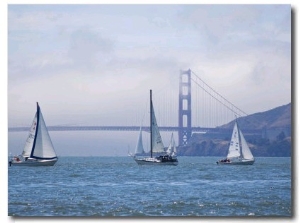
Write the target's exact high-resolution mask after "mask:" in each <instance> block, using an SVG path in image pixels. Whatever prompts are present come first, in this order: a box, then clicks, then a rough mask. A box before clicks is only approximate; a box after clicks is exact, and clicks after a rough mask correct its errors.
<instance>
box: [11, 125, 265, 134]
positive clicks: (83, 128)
mask: <svg viewBox="0 0 300 223" xmlns="http://www.w3.org/2000/svg"><path fill="white" fill-rule="evenodd" d="M47 128H48V130H49V131H139V130H140V126H48V127H47ZM29 129H30V128H29V127H9V128H8V131H9V132H23V131H29ZM142 130H143V131H146V132H149V126H148V127H147V126H144V127H142ZM159 130H160V131H167V132H178V131H179V127H175V126H162V127H159ZM191 130H192V132H193V133H196V132H199V133H205V132H210V133H224V132H230V133H231V132H232V129H224V128H203V127H192V128H191ZM244 131H245V132H247V133H250V134H251V133H252V134H255V133H258V132H260V131H258V130H251V129H247V130H244Z"/></svg>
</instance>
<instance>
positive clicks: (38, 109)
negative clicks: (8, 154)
mask: <svg viewBox="0 0 300 223" xmlns="http://www.w3.org/2000/svg"><path fill="white" fill-rule="evenodd" d="M40 113H41V109H40V106H39V103H38V102H37V103H36V126H35V134H34V140H33V144H32V149H31V153H30V157H33V152H34V149H35V143H36V137H37V133H38V131H39V123H40Z"/></svg>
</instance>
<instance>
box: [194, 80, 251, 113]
mask: <svg viewBox="0 0 300 223" xmlns="http://www.w3.org/2000/svg"><path fill="white" fill-rule="evenodd" d="M191 80H192V81H193V82H194V83H195V84H197V85H198V86H199V87H200V88H202V89H203V90H204V91H205V92H206V93H207V94H209V95H210V96H211V97H212V98H214V99H215V100H217V101H218V102H220V103H221V104H222V105H223V106H225V107H226V108H228V109H229V110H230V111H232V112H233V113H234V114H237V115H239V116H243V115H241V114H240V113H237V111H236V110H233V109H232V108H231V107H229V106H228V105H226V104H225V103H223V102H222V101H221V100H219V99H218V98H216V97H215V96H213V95H212V94H211V93H210V92H208V91H207V90H206V89H205V88H204V87H202V86H200V85H199V84H198V82H196V81H195V80H194V79H193V78H191ZM233 106H234V105H233ZM234 107H235V106H234ZM237 109H238V110H239V111H241V112H242V113H243V114H244V115H247V114H246V113H245V112H243V111H242V110H240V109H239V108H237Z"/></svg>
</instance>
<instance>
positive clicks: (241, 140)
mask: <svg viewBox="0 0 300 223" xmlns="http://www.w3.org/2000/svg"><path fill="white" fill-rule="evenodd" d="M254 161H255V159H254V157H253V155H252V153H251V150H250V148H249V146H248V144H247V142H246V139H245V137H244V135H243V133H242V131H241V130H240V128H239V125H238V123H237V120H236V121H235V124H234V127H233V131H232V136H231V141H230V145H229V149H228V154H227V157H226V158H225V159H222V160H219V161H217V162H216V163H217V164H226V165H252V164H253V163H254Z"/></svg>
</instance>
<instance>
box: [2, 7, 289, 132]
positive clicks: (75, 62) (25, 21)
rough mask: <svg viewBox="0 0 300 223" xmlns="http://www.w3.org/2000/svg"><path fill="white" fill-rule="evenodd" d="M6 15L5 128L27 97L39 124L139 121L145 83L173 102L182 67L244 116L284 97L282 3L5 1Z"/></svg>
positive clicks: (18, 116) (17, 121)
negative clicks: (171, 94)
mask: <svg viewBox="0 0 300 223" xmlns="http://www.w3.org/2000/svg"><path fill="white" fill-rule="evenodd" d="M7 18H8V25H7V26H8V27H7V28H8V35H7V37H8V67H7V69H8V71H7V82H8V85H7V100H8V126H28V125H30V123H31V121H32V119H33V116H34V113H35V109H36V105H35V103H36V102H39V104H40V106H41V109H42V112H43V114H44V116H45V117H44V118H45V121H46V123H47V125H93V124H99V125H101V124H103V125H118V124H120V125H139V124H140V123H141V120H142V117H143V116H144V113H145V111H146V107H147V104H148V103H149V102H148V100H149V89H152V90H153V95H154V96H153V97H154V99H157V100H156V101H155V103H156V106H157V107H163V105H162V104H168V103H173V102H171V101H177V100H178V96H177V95H178V85H179V84H178V83H179V73H180V70H187V69H191V70H192V71H193V73H195V74H196V75H197V76H199V77H200V78H201V79H203V80H204V81H205V82H206V83H207V84H209V85H210V86H211V87H212V88H213V89H215V90H217V92H218V93H220V94H221V95H222V96H223V97H225V98H226V99H228V100H229V101H230V102H232V103H233V104H234V105H236V106H237V107H239V108H240V109H242V110H243V111H245V112H246V113H247V114H252V113H256V112H262V111H266V110H269V109H272V108H275V107H277V106H281V105H284V104H288V103H290V102H291V5H289V4H287V5H255V4H252V5H200V4H193V5H185V4H177V5H170V4H167V5H159V4H150V5H134V4H133V5H128V4H127V5H118V4H116V5H109V4H108V5H103V4H102V5H101V4H98V5H97V4H82V5H75V4H72V5H67V4H53V5H47V4H46V5H45V4H43V5H36V4H30V5H18V4H9V5H8V11H7ZM162 89H163V90H162ZM164 91H172V92H176V98H175V99H173V98H171V99H170V100H169V101H170V102H168V99H167V96H166V95H167V94H166V93H164ZM175 109H176V112H173V114H172V116H171V117H172V120H175V121H173V122H175V123H176V122H177V120H178V118H177V109H178V108H175ZM175 113H176V115H175ZM194 113H195V112H194ZM204 119H205V117H204Z"/></svg>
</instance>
